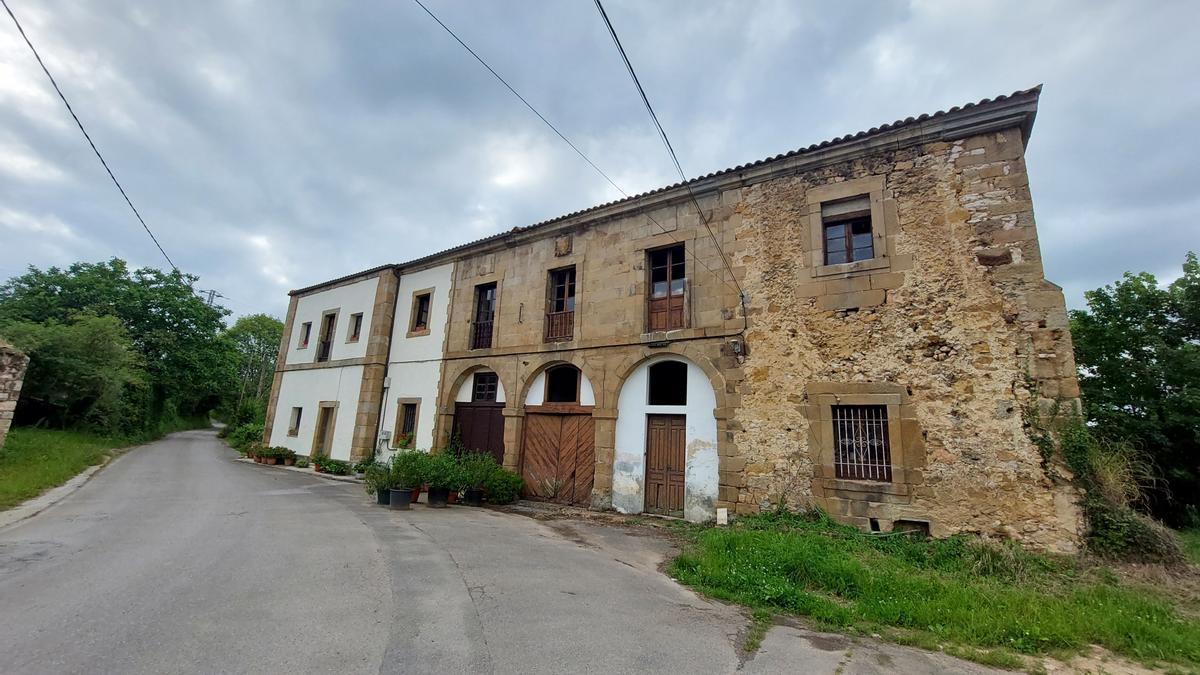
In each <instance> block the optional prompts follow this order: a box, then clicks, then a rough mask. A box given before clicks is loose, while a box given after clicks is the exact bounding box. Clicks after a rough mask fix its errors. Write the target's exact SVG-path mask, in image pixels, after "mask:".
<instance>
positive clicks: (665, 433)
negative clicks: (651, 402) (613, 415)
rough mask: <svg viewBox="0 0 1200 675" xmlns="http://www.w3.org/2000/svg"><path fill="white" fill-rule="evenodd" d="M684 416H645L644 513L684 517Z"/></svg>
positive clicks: (685, 426)
mask: <svg viewBox="0 0 1200 675" xmlns="http://www.w3.org/2000/svg"><path fill="white" fill-rule="evenodd" d="M686 445H687V416H685V415H647V416H646V507H645V508H646V511H648V512H650V513H661V514H665V515H682V514H683V484H684V470H685V468H686V461H687V454H686V451H685V448H686Z"/></svg>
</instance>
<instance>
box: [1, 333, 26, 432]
mask: <svg viewBox="0 0 1200 675" xmlns="http://www.w3.org/2000/svg"><path fill="white" fill-rule="evenodd" d="M28 365H29V357H28V356H25V355H24V354H22V353H21V352H20V351H18V350H17V348H16V347H13V346H12V345H10V344H8V343H7V342H5V341H4V340H0V448H3V447H4V439H5V438H6V437H7V436H8V428H9V426H10V425H12V420H13V412H14V411H15V410H16V409H17V399H18V398H20V396H21V383H22V382H24V380H25V368H26V367H27V366H28Z"/></svg>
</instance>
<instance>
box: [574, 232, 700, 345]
mask: <svg viewBox="0 0 1200 675" xmlns="http://www.w3.org/2000/svg"><path fill="white" fill-rule="evenodd" d="M672 231H673V230H672ZM664 234H667V233H665V232H664ZM676 246H678V247H680V248H682V249H683V325H682V326H679V327H676V328H669V329H667V330H657V331H652V330H650V295H651V293H652V289H653V287H654V281H653V280H652V279H651V276H652V275H653V274H654V272H653V270H652V269H651V266H650V254H652V253H655V252H657V251H661V250H664V249H668V248H675V247H676ZM691 257H692V262H691V264H688V242H687V241H681V240H679V239H675V238H674V237H672V238H670V239H669V240H668V241H666V242H664V243H655V244H653V245H651V246H647V247H645V248H643V249H642V264H643V265H644V266H645V268H646V274H645V279H644V281H643V289H644V290H643V291H642V295H643V297H644V298H645V299H644V302H643V305H644V308H643V310H642V315H643V316H642V321H643V324H642V325H643V330H642V337H643V339H645V340H658V339H666V338H667V336H668V335H669V336H670V337H671V339H681V338H683V337H684V334H683V333H682V332H681V331H690V330H692V324H693V323H694V322H693V321H692V278H693V275H695V274H697V271H696V266H697V265H698V264H699V263H697V262H696V253H695V251H692V256H691ZM689 273H690V274H689ZM667 293H668V297H670V289H669V288H668V290H667ZM576 302H578V300H576Z"/></svg>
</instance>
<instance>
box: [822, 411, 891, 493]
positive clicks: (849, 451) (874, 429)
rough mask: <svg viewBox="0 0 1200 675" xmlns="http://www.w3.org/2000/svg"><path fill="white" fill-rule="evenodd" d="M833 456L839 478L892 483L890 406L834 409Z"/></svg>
mask: <svg viewBox="0 0 1200 675" xmlns="http://www.w3.org/2000/svg"><path fill="white" fill-rule="evenodd" d="M833 452H834V456H833V462H834V469H835V475H836V476H837V477H838V478H844V479H847V480H870V481H879V482H882V483H890V482H892V450H891V445H890V443H889V439H888V419H887V406H883V405H835V406H833Z"/></svg>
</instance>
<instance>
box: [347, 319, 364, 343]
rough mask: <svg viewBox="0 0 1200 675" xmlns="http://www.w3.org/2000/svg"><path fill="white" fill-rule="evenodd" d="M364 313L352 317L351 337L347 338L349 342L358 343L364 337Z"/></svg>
mask: <svg viewBox="0 0 1200 675" xmlns="http://www.w3.org/2000/svg"><path fill="white" fill-rule="evenodd" d="M362 321H363V315H362V312H359V313H357V314H351V315H350V337H348V338H346V341H347V342H358V338H359V336H360V335H362Z"/></svg>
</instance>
